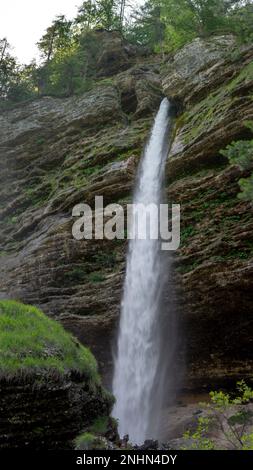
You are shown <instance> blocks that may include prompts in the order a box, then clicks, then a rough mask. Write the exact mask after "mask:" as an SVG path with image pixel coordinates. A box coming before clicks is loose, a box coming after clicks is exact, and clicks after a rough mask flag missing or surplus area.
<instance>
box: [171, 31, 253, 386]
mask: <svg viewBox="0 0 253 470" xmlns="http://www.w3.org/2000/svg"><path fill="white" fill-rule="evenodd" d="M228 47H229V50H228ZM194 51H195V52H194ZM195 54H196V55H195ZM252 58H253V49H252V47H247V48H242V49H239V50H238V47H236V46H235V45H234V46H233V40H232V38H231V37H218V38H212V40H210V41H207V42H205V41H200V40H198V39H197V40H195V41H194V42H193V43H192V45H189V46H186V47H185V48H184V49H183V50H181V51H180V52H179V53H178V54H177V55H176V56H175V58H174V60H173V61H171V62H170V63H169V65H168V70H167V73H166V72H165V74H164V78H163V84H164V88H165V90H166V92H167V93H168V95H169V96H170V94H171V95H172V96H173V98H174V99H176V100H177V101H178V102H180V103H181V106H182V113H181V114H180V116H179V117H178V119H177V121H176V124H175V136H174V141H173V145H172V149H171V152H170V158H169V160H168V165H167V175H168V181H169V183H170V185H169V188H168V191H169V197H170V198H171V199H172V200H173V201H176V202H177V203H180V204H181V211H182V231H181V237H182V243H181V247H180V250H179V253H178V257H177V267H176V270H177V272H178V283H177V284H178V285H181V286H182V292H181V293H180V294H179V296H178V298H181V299H182V302H181V318H182V324H183V326H184V336H185V342H186V351H187V352H186V358H187V370H188V379H190V382H191V379H192V380H193V382H195V383H200V384H202V385H203V384H205V383H207V384H210V382H211V383H214V382H215V381H218V380H219V379H220V380H221V381H223V380H225V379H229V378H230V379H232V378H233V379H234V378H237V377H240V376H242V377H248V376H251V375H252V360H253V357H252V333H253V322H252V301H253V262H252V261H253V260H252V255H253V232H252V229H253V219H252V205H251V203H250V202H244V201H241V200H239V199H238V198H237V194H238V192H239V191H240V189H239V186H238V181H239V179H240V178H241V177H243V176H247V175H246V173H244V174H243V172H242V171H241V170H240V169H239V167H237V166H231V165H229V164H228V162H227V160H226V159H225V158H224V157H222V156H221V154H220V153H219V152H220V150H221V149H223V148H224V147H226V145H227V144H229V143H231V142H232V141H235V140H239V139H247V138H248V137H249V134H248V131H247V129H246V128H245V126H244V121H247V120H252V119H253V102H252V90H253V64H252Z"/></svg>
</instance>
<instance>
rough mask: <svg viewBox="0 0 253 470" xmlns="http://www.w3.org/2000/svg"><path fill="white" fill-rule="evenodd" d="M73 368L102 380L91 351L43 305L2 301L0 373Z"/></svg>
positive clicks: (15, 373) (56, 370)
mask: <svg viewBox="0 0 253 470" xmlns="http://www.w3.org/2000/svg"><path fill="white" fill-rule="evenodd" d="M70 370H74V371H77V372H80V373H82V374H84V375H85V376H86V377H87V379H90V380H93V381H94V380H95V382H98V381H99V376H98V372H97V363H96V360H95V358H94V357H93V355H92V354H91V352H90V351H89V350H88V349H86V348H85V347H83V346H82V345H81V344H80V343H78V341H77V340H76V339H74V338H73V337H72V336H71V335H70V334H69V333H67V332H66V331H65V330H64V329H63V327H62V326H61V325H60V324H59V323H57V322H56V321H54V320H51V319H49V318H48V317H46V316H45V315H44V314H43V313H42V312H41V311H40V310H39V309H37V308H35V307H32V306H29V305H24V304H21V303H19V302H15V301H0V375H2V376H3V375H7V376H13V375H14V376H15V375H17V374H18V373H24V374H26V373H29V372H31V371H38V372H39V371H45V372H48V371H53V372H55V373H58V374H59V375H64V374H65V373H67V372H69V371H70Z"/></svg>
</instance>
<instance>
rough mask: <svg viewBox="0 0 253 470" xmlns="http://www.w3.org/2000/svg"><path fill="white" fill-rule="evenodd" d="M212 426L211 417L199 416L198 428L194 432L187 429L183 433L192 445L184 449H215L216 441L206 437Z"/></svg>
mask: <svg viewBox="0 0 253 470" xmlns="http://www.w3.org/2000/svg"><path fill="white" fill-rule="evenodd" d="M209 426H210V418H208V417H199V418H198V424H197V429H196V430H195V431H194V432H192V433H191V432H190V431H186V432H185V433H184V435H183V437H184V439H186V441H190V445H189V446H187V447H184V448H183V450H214V448H215V447H214V443H213V442H212V441H211V440H210V439H209V438H207V437H205V435H206V433H207V431H208V429H209Z"/></svg>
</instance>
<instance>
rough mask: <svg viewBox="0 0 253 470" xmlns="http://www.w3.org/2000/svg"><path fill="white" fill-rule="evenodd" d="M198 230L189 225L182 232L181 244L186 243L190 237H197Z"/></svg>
mask: <svg viewBox="0 0 253 470" xmlns="http://www.w3.org/2000/svg"><path fill="white" fill-rule="evenodd" d="M195 233H196V230H195V228H194V227H193V226H192V225H188V226H187V227H185V228H183V230H181V242H182V243H184V242H185V241H186V240H187V239H188V238H189V237H192V236H193V235H195Z"/></svg>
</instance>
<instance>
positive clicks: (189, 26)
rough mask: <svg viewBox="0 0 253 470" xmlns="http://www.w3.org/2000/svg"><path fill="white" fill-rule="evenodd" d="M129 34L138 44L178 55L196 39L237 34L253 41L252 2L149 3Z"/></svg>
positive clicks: (158, 0) (157, 0)
mask: <svg viewBox="0 0 253 470" xmlns="http://www.w3.org/2000/svg"><path fill="white" fill-rule="evenodd" d="M134 19H135V21H134V22H133V24H132V25H130V27H129V31H128V32H130V33H131V34H132V36H133V38H134V39H135V42H138V43H142V44H143V43H145V44H148V45H150V46H151V47H152V48H153V49H156V47H157V46H159V48H160V49H165V50H168V51H174V50H176V49H178V48H180V47H181V46H183V45H184V44H186V43H187V42H190V41H191V40H192V39H194V38H196V37H208V36H210V35H211V34H213V33H229V32H232V33H235V34H236V35H237V36H238V37H239V38H240V41H241V42H250V41H251V38H252V3H251V2H250V0H244V1H242V2H241V1H239V0H229V1H227V0H195V1H192V0H147V1H146V2H145V4H144V6H142V7H141V8H140V9H139V13H138V14H135V15H134Z"/></svg>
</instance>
